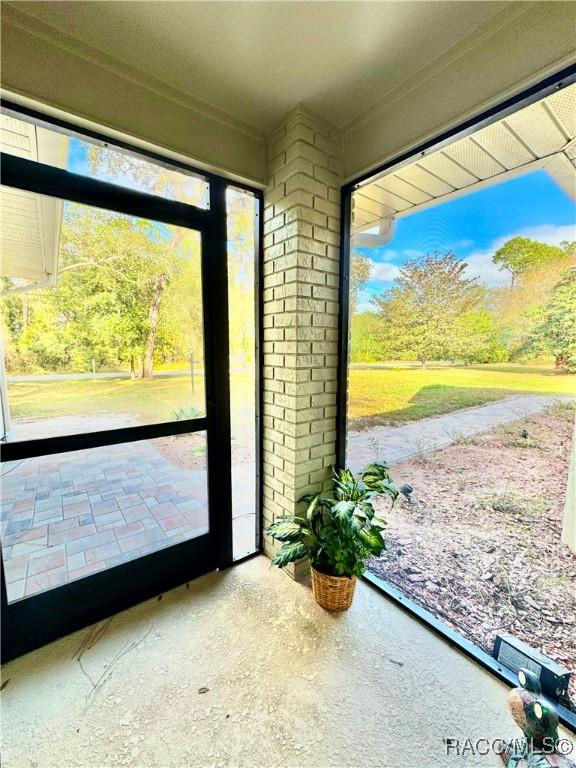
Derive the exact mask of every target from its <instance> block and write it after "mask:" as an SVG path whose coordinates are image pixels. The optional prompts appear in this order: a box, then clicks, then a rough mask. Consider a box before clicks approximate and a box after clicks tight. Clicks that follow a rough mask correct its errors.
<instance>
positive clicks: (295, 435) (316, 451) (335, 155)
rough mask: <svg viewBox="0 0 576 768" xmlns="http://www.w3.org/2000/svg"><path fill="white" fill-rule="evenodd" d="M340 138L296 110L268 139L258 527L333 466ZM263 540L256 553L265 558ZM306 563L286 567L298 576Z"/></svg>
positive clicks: (268, 545)
mask: <svg viewBox="0 0 576 768" xmlns="http://www.w3.org/2000/svg"><path fill="white" fill-rule="evenodd" d="M339 156H340V141H339V136H338V134H337V132H336V129H335V128H334V127H333V126H332V125H330V124H328V123H326V122H325V121H324V120H322V119H320V118H318V117H316V116H315V115H314V114H312V113H310V112H309V111H308V110H306V109H304V108H301V107H297V108H296V109H294V110H293V111H292V112H291V113H290V114H289V115H288V117H287V118H286V120H285V122H284V124H283V125H282V127H281V128H280V129H279V130H277V131H276V132H275V133H274V134H273V135H272V136H271V138H270V142H269V162H270V165H269V171H270V179H269V186H268V189H267V190H266V192H265V198H264V269H263V274H264V375H263V390H264V411H263V417H264V445H263V456H264V472H263V481H264V523H265V525H268V524H269V523H270V522H272V521H273V520H274V518H275V517H278V516H281V515H285V514H292V513H293V512H294V511H295V509H296V503H297V501H298V499H299V498H300V497H301V496H302V495H303V494H304V493H307V492H310V491H317V490H320V489H321V488H322V485H323V483H324V482H325V481H326V479H327V478H328V476H329V467H330V466H331V465H332V464H334V462H335V461H336V387H337V355H338V272H339V242H340V164H339ZM276 546H277V545H276V544H275V543H274V542H273V541H271V540H270V539H266V540H265V542H264V549H265V552H266V553H267V554H268V555H272V554H273V552H274V550H275V547H276ZM305 571H306V566H305V564H303V566H302V567H300V566H299V567H297V568H292V569H290V571H289V572H290V574H291V575H292V576H294V577H295V578H299V577H300V576H301V575H303V573H305Z"/></svg>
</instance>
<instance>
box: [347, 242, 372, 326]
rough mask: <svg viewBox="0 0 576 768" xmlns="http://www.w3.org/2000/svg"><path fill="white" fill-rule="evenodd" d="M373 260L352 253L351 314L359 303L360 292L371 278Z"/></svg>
mask: <svg viewBox="0 0 576 768" xmlns="http://www.w3.org/2000/svg"><path fill="white" fill-rule="evenodd" d="M371 271H372V262H371V261H370V259H369V258H368V257H367V256H363V255H362V254H361V253H358V252H355V253H354V254H353V255H352V267H351V269H350V314H353V313H354V312H355V310H356V306H357V305H358V294H359V293H360V291H361V290H362V288H363V287H364V285H365V283H366V281H367V280H369V279H370V273H371Z"/></svg>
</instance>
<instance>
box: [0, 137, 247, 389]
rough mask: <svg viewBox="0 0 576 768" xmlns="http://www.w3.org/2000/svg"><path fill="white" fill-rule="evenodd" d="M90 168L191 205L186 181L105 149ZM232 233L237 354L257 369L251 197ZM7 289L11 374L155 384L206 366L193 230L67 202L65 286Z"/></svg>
mask: <svg viewBox="0 0 576 768" xmlns="http://www.w3.org/2000/svg"><path fill="white" fill-rule="evenodd" d="M90 161H91V165H92V168H91V170H92V172H93V174H94V175H95V176H97V177H105V178H112V179H117V178H119V179H122V180H123V181H124V183H131V182H133V183H134V185H136V186H137V188H141V189H145V190H146V191H149V192H152V193H154V194H159V195H165V196H169V197H176V199H188V198H189V195H190V185H189V184H187V179H186V177H185V176H183V175H182V177H181V179H180V178H179V176H178V174H174V173H173V172H171V171H167V170H164V169H162V168H158V167H156V166H151V165H150V164H148V163H139V161H138V160H137V159H136V158H133V157H130V156H121V155H119V154H118V153H117V152H113V151H106V150H104V151H102V150H101V149H100V148H94V149H93V150H91V160H90ZM178 184H182V185H183V189H182V190H179V189H177V188H175V185H178ZM184 187H185V188H184ZM184 193H186V198H183V197H182V195H184ZM198 194H200V190H199V191H198ZM179 195H180V197H179ZM190 202H192V203H197V202H198V201H195V200H193V199H192V200H190ZM228 224H229V232H228V234H229V240H230V243H229V251H228V253H229V283H230V297H229V298H230V305H231V316H232V317H233V320H234V323H233V328H232V330H231V334H230V347H231V354H232V355H233V356H236V357H240V358H242V359H243V360H245V361H248V360H250V359H251V358H253V352H252V347H253V344H252V342H253V338H254V299H253V296H254V294H253V290H254V289H253V278H254V276H253V266H252V265H253V250H251V249H253V230H254V227H253V203H252V201H251V199H250V198H249V197H248V196H246V195H244V196H243V195H233V194H232V195H229V197H228ZM2 287H3V293H4V295H3V301H2V322H3V329H2V331H3V339H4V353H5V360H6V368H7V371H8V373H12V374H15V373H42V372H58V371H66V372H88V371H91V370H92V367H93V366H95V367H96V368H97V369H98V370H109V371H120V370H122V371H130V372H131V374H132V375H133V376H134V377H136V378H145V379H149V378H152V376H153V372H154V369H155V367H157V366H158V365H160V364H163V365H168V366H169V365H170V364H171V363H173V364H175V365H177V366H180V365H182V364H183V365H185V366H187V365H188V364H189V361H190V357H191V356H193V357H194V359H195V360H196V361H198V360H201V359H202V358H203V328H202V273H201V238H200V234H199V233H198V232H195V231H193V230H189V229H185V228H181V227H173V226H168V225H164V224H160V223H158V222H153V221H147V220H143V219H138V218H135V217H130V216H125V215H122V214H117V213H111V212H109V211H105V210H99V209H94V208H90V207H87V206H83V205H78V204H73V203H65V204H64V207H63V214H62V226H61V236H60V250H59V267H58V275H57V279H56V283H55V286H54V287H52V288H42V289H40V288H39V289H32V290H30V291H28V292H26V291H23V292H15V291H14V290H12V291H10V289H14V288H17V287H18V285H17V281H15V280H10V279H7V278H4V279H3V286H2Z"/></svg>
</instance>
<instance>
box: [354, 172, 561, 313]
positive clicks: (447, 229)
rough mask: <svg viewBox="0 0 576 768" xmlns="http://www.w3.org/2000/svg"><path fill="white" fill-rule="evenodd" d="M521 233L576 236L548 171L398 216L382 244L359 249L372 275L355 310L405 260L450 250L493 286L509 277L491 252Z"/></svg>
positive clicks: (551, 238)
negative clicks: (497, 264) (365, 257)
mask: <svg viewBox="0 0 576 768" xmlns="http://www.w3.org/2000/svg"><path fill="white" fill-rule="evenodd" d="M517 235H521V236H523V237H530V238H533V239H535V240H541V241H543V242H547V243H551V244H554V245H556V244H558V243H560V242H561V241H562V240H576V206H575V205H574V203H573V202H572V201H571V200H570V199H569V198H568V196H567V195H566V194H565V193H564V192H563V191H562V189H561V188H560V187H559V186H558V185H557V184H556V183H555V182H554V181H553V180H552V179H551V177H550V176H549V174H548V173H546V171H535V172H533V173H529V174H526V175H525V176H520V177H518V178H515V179H511V180H509V181H506V182H503V183H501V184H495V185H493V186H491V187H488V188H487V189H483V190H480V191H479V192H475V193H473V194H469V195H464V196H463V197H460V198H457V199H456V200H453V201H449V202H447V203H444V204H443V205H437V206H435V207H434V208H430V209H428V210H425V211H422V212H421V213H415V214H412V215H408V216H405V217H403V218H400V219H398V220H397V222H396V231H395V234H394V238H393V239H392V240H391V241H390V243H389V244H388V245H386V246H385V247H382V248H359V249H358V252H359V253H362V254H363V255H365V256H367V257H368V258H369V259H370V260H371V261H372V276H371V279H370V280H369V281H368V282H367V283H366V286H365V288H364V290H363V291H362V292H361V294H360V297H359V304H358V311H360V312H362V311H367V310H371V309H373V307H372V305H371V303H370V298H371V296H373V295H378V294H380V293H381V292H382V291H383V290H385V289H387V288H390V287H391V286H392V285H393V281H394V278H395V277H396V275H397V274H398V268H399V267H400V266H401V265H402V264H403V263H404V262H405V261H406V260H408V259H411V258H418V257H419V256H423V255H424V254H426V253H432V252H433V251H435V250H440V251H445V250H446V249H451V250H453V251H454V253H455V254H456V256H457V257H458V258H459V259H462V260H465V261H466V262H467V263H468V264H469V267H468V273H469V276H471V277H478V278H479V280H480V282H482V283H483V284H484V285H487V286H490V287H494V286H497V285H503V284H505V283H506V282H508V281H509V279H510V278H509V275H507V273H505V272H501V271H499V270H498V268H497V267H495V266H494V264H492V254H493V253H494V252H495V251H496V250H497V249H498V248H499V247H500V246H501V245H502V244H503V243H504V242H506V240H509V239H510V238H511V237H516V236H517Z"/></svg>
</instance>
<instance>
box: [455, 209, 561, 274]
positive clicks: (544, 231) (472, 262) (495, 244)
mask: <svg viewBox="0 0 576 768" xmlns="http://www.w3.org/2000/svg"><path fill="white" fill-rule="evenodd" d="M513 237H528V238H530V240H539V241H540V242H541V243H548V245H559V244H560V243H561V242H562V241H563V240H576V224H564V225H562V226H556V225H555V224H540V225H539V226H536V227H526V228H525V229H521V230H520V231H518V232H512V233H511V234H509V235H505V236H504V237H499V238H497V239H496V240H493V241H492V243H491V244H490V247H489V248H487V249H486V250H484V251H474V252H473V253H471V254H469V255H468V256H465V257H464V259H463V260H464V261H465V262H466V263H467V264H468V269H467V273H468V276H469V277H478V278H479V281H480V282H481V283H483V284H484V285H486V286H488V287H489V288H496V287H498V286H500V285H507V284H509V283H510V274H509V273H508V272H506V271H503V270H502V271H501V270H500V269H499V268H498V267H497V266H496V264H493V263H492V256H493V255H494V254H495V253H496V251H497V250H498V248H501V247H502V246H503V245H504V243H506V242H507V241H508V240H511V239H512V238H513Z"/></svg>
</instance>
